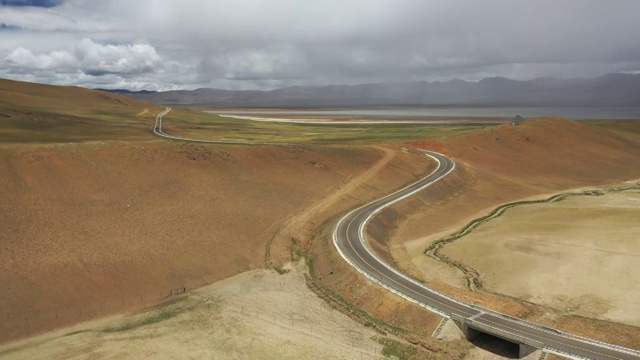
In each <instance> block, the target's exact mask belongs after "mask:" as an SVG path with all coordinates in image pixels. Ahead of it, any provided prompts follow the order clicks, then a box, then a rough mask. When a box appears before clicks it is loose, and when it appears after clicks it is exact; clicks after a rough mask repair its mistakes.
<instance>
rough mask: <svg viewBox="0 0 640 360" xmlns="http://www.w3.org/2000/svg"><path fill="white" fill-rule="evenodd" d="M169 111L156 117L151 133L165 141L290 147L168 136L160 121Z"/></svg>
mask: <svg viewBox="0 0 640 360" xmlns="http://www.w3.org/2000/svg"><path fill="white" fill-rule="evenodd" d="M170 111H171V108H170V107H166V108H165V110H164V111H163V112H161V113H160V114H158V115H157V116H156V123H155V125H154V126H153V133H154V134H156V135H158V136H161V137H163V138H166V139H173V140H182V141H189V142H199V143H208V144H232V145H233V144H237V145H281V146H282V145H290V144H288V143H284V142H278V143H275V142H251V141H234V140H200V139H190V138H186V137H181V136H173V135H169V134H167V133H165V132H164V131H162V119H163V118H164V116H165V115H167V114H168V113H169V112H170Z"/></svg>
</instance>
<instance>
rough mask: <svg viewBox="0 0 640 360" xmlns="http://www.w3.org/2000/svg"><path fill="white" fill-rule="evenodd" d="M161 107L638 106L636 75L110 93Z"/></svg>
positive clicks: (639, 90)
mask: <svg viewBox="0 0 640 360" xmlns="http://www.w3.org/2000/svg"><path fill="white" fill-rule="evenodd" d="M109 91H111V92H116V93H120V94H123V95H127V96H130V97H133V98H136V99H141V100H146V101H151V102H155V103H160V104H165V105H191V106H196V105H199V106H229V107H354V106H385V105H388V106H394V105H422V106H424V105H458V106H640V75H632V74H608V75H604V76H600V77H597V78H588V79H587V78H574V79H560V78H539V79H535V80H530V81H516V80H510V79H506V78H502V77H492V78H486V79H483V80H481V81H478V82H469V81H463V80H459V79H455V80H451V81H446V82H426V81H418V82H406V83H395V84H363V85H337V86H294V87H287V88H282V89H277V90H270V91H233V90H218V89H206V88H205V89H197V90H179V91H163V92H155V91H139V92H131V91H128V90H109Z"/></svg>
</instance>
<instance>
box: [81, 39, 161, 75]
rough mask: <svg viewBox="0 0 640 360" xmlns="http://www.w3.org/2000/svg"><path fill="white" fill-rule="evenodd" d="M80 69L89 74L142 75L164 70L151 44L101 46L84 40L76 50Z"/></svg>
mask: <svg viewBox="0 0 640 360" xmlns="http://www.w3.org/2000/svg"><path fill="white" fill-rule="evenodd" d="M75 58H76V59H77V60H78V63H79V66H80V69H81V70H82V71H83V72H84V73H87V74H91V75H101V74H142V73H149V72H154V71H158V70H160V69H161V68H162V65H163V64H162V59H161V58H160V56H159V55H158V53H157V52H156V49H155V48H154V47H153V46H151V45H149V44H127V45H99V44H96V43H94V42H93V41H91V40H90V39H83V40H82V41H80V43H79V44H78V45H77V46H76V48H75Z"/></svg>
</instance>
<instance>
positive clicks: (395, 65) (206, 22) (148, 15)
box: [0, 0, 640, 89]
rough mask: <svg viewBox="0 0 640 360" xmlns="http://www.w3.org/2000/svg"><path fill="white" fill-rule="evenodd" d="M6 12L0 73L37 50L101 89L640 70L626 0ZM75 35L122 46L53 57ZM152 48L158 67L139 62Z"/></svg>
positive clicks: (639, 41)
mask: <svg viewBox="0 0 640 360" xmlns="http://www.w3.org/2000/svg"><path fill="white" fill-rule="evenodd" d="M40 3H42V2H40ZM11 8H12V9H14V10H11V11H9V10H6V11H2V8H0V23H3V24H6V25H7V26H12V27H18V28H20V29H23V31H17V32H16V31H12V36H5V37H1V36H2V35H1V34H2V32H0V44H1V45H0V61H2V58H4V59H5V64H4V65H5V66H0V69H1V68H2V67H5V68H10V69H11V70H10V71H12V72H18V71H20V70H19V68H21V69H23V70H24V69H29V66H31V67H36V68H38V69H40V70H41V71H45V70H43V69H42V66H41V65H37V64H39V61H40V60H46V61H49V62H48V63H47V64H49V65H51V66H54V67H55V66H63V67H69V66H72V67H73V66H76V67H77V70H78V71H79V72H81V73H83V74H84V75H87V74H89V75H93V77H92V79H91V81H92V82H93V81H97V80H96V79H97V78H102V79H109V81H113V82H114V86H116V85H117V86H121V85H122V84H123V83H124V84H130V85H129V86H131V87H135V88H138V87H148V88H158V87H160V88H171V87H174V86H179V87H187V88H190V87H191V88H193V87H202V86H213V87H223V88H234V89H237V88H241V89H244V88H272V87H280V86H288V85H313V84H354V83H365V82H394V81H413V80H448V79H451V78H456V77H458V78H462V79H466V80H479V79H481V78H483V77H488V76H506V77H510V78H515V79H531V78H535V77H542V76H559V77H575V76H598V75H602V74H604V73H608V72H617V71H625V72H638V71H640V37H638V36H637V34H638V33H640V22H638V21H637V19H636V18H637V16H636V14H638V13H640V1H637V0H612V1H606V2H605V1H600V0H564V1H551V0H537V1H523V0H509V1H507V0H478V1H467V0H366V1H365V0H348V1H346V0H326V1H322V2H306V1H305V2H303V1H299V0H277V1H260V0H235V1H211V0H206V1H205V0H182V1H171V0H137V1H130V0H105V1H88V0H68V1H66V2H65V3H63V4H61V5H60V6H58V7H55V8H53V9H45V8H16V7H5V9H11ZM24 9H29V10H28V11H27V10H25V11H22V10H24ZM30 31H31V32H34V31H36V32H37V34H35V33H34V34H32V35H30V34H31V33H30ZM19 35H20V36H19ZM47 37H50V38H51V41H47V40H46V38H47ZM83 38H87V39H90V40H92V41H93V42H94V43H95V44H108V43H117V44H121V45H122V46H125V48H122V49H129V50H127V51H106V53H107V54H109V56H111V57H109V58H108V60H107V61H106V62H105V64H106V65H108V66H107V67H106V68H104V67H103V68H100V67H98V68H90V67H87V63H84V64H83V63H82V62H80V61H78V59H69V58H68V57H66V56H63V55H64V54H62V53H60V52H66V53H68V54H71V55H74V48H75V47H77V45H78V44H79V43H80V41H82V39H83ZM20 39H23V40H20ZM140 44H146V45H147V46H148V47H147V48H141V47H138V45H140ZM105 46H106V45H105ZM126 46H129V48H127V47H126ZM100 47H102V45H100V46H99V47H98V48H100ZM19 48H22V49H23V50H26V51H28V53H27V52H26V51H22V50H21V51H18V52H17V53H16V51H17V50H18V49H19ZM151 49H153V52H152V51H151ZM103 50H104V49H103ZM112 50H113V49H112ZM138 50H140V51H142V52H141V53H137V52H136V51H138ZM156 52H157V54H156V55H157V56H158V58H161V59H162V62H161V66H160V62H159V61H158V60H157V59H156V60H155V61H152V63H151V64H145V63H144V62H143V61H142V59H143V56H146V55H145V54H152V53H156ZM29 53H30V55H29ZM97 54H98V55H100V53H97ZM74 56H75V55H74ZM72 57H73V56H72ZM119 57H122V58H119ZM34 59H35V60H34ZM9 60H14V62H13V63H12V64H11V66H10V67H9V66H8V65H7V61H9ZM17 60H20V61H23V63H22V65H20V64H21V63H20V62H17ZM73 64H75V65H73ZM96 64H98V65H99V64H100V62H97V63H96ZM135 73H138V74H144V75H140V76H139V77H138V78H136V77H135V76H132V74H135ZM1 74H2V72H1V71H0V75H1ZM103 74H104V75H103ZM89 75H87V76H89ZM125 75H126V76H125ZM114 79H115V80H114ZM70 81H86V79H85V78H84V77H78V78H77V79H76V78H74V80H70ZM101 81H102V80H101Z"/></svg>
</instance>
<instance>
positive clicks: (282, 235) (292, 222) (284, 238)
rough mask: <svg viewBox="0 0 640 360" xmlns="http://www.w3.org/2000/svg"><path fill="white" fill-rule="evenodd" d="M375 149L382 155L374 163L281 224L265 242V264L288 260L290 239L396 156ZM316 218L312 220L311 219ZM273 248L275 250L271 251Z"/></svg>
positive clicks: (314, 225) (312, 224)
mask: <svg viewBox="0 0 640 360" xmlns="http://www.w3.org/2000/svg"><path fill="white" fill-rule="evenodd" d="M376 149H378V150H380V151H381V152H382V157H381V158H380V159H379V160H378V161H377V162H376V163H374V164H373V165H372V166H371V167H370V168H369V169H367V170H366V171H365V172H363V173H361V174H359V175H356V176H354V177H353V178H352V179H351V180H349V181H348V182H347V183H346V184H344V185H342V186H341V187H339V188H338V189H337V190H335V191H332V192H331V193H330V194H329V195H328V196H326V197H324V198H323V199H322V200H321V201H320V202H317V203H316V204H315V205H313V206H312V207H310V208H307V209H306V210H305V211H303V212H301V213H299V214H298V215H294V216H293V217H291V218H290V219H289V220H287V222H286V223H285V224H284V225H283V227H282V228H281V230H280V231H278V233H276V234H275V235H274V237H273V238H272V240H271V241H270V242H269V243H268V244H267V247H266V251H265V264H266V265H267V266H272V264H277V263H281V262H284V261H288V260H289V259H288V258H287V256H288V254H287V247H288V246H289V245H290V244H291V241H292V240H291V239H292V238H295V237H299V236H301V235H302V234H307V233H308V232H309V231H311V230H312V229H314V228H316V227H317V225H318V224H317V223H316V222H317V220H318V215H320V214H322V213H324V212H326V211H327V209H329V208H331V207H332V206H334V205H335V204H336V203H338V201H340V200H341V199H343V198H344V197H345V196H348V194H350V193H352V192H353V191H354V190H355V189H356V188H358V187H359V186H361V185H363V184H365V183H366V182H368V181H370V180H371V179H372V178H373V177H374V176H376V175H377V174H379V173H380V171H381V170H382V169H383V168H384V167H385V166H387V164H389V162H390V161H391V160H392V159H393V158H394V157H395V156H396V153H397V152H396V150H393V149H390V148H385V147H376ZM314 218H315V220H316V222H314V221H313V220H314ZM273 250H275V251H273Z"/></svg>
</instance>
